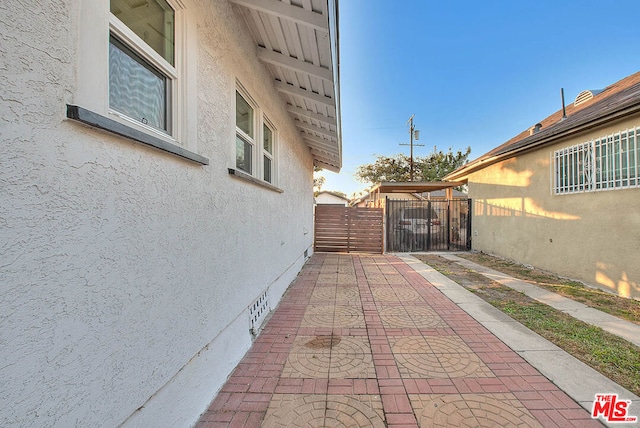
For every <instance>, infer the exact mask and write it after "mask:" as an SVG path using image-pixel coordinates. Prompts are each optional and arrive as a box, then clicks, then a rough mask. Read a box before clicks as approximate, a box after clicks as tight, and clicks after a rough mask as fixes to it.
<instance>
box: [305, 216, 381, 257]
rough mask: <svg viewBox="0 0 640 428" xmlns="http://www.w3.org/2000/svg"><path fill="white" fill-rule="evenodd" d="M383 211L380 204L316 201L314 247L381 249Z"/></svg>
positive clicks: (322, 250)
mask: <svg viewBox="0 0 640 428" xmlns="http://www.w3.org/2000/svg"><path fill="white" fill-rule="evenodd" d="M383 215H384V214H383V209H382V208H356V207H352V208H349V207H343V206H339V205H317V206H316V215H315V240H314V249H315V251H319V252H345V253H353V252H362V253H378V254H380V253H382V252H383V251H384V241H383Z"/></svg>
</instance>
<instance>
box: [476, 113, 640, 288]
mask: <svg viewBox="0 0 640 428" xmlns="http://www.w3.org/2000/svg"><path fill="white" fill-rule="evenodd" d="M638 125H640V119H639V118H637V117H636V118H633V119H628V120H625V121H620V122H617V123H612V124H610V125H607V126H606V127H601V128H599V129H596V130H593V131H590V132H585V133H582V134H580V135H579V136H576V137H573V138H571V139H566V140H564V141H561V142H559V143H557V144H555V145H553V146H549V147H545V148H543V149H540V150H538V151H535V152H532V153H528V154H524V155H520V156H517V157H516V158H512V159H509V160H505V161H503V162H500V163H497V164H495V165H492V166H489V167H487V168H485V169H483V170H481V171H478V172H476V173H473V174H471V175H470V176H469V195H470V197H471V198H473V233H472V235H473V236H472V245H473V249H475V250H480V251H485V252H488V253H492V254H497V255H500V256H503V257H507V258H509V259H512V260H515V261H517V262H521V263H525V264H529V265H532V266H535V267H538V268H542V269H547V270H549V271H552V272H555V273H558V274H560V275H563V276H567V277H570V278H575V279H579V280H581V281H583V282H585V283H586V284H589V285H591V286H596V287H599V288H602V289H604V290H607V291H610V292H614V293H617V294H619V295H621V296H625V297H632V298H636V299H639V298H640V264H639V263H638V254H640V188H634V189H619V190H607V191H598V192H587V193H580V194H568V195H553V194H552V190H551V169H550V162H551V156H552V154H553V152H554V151H555V150H558V149H561V148H565V147H569V146H572V145H574V144H578V143H583V142H587V141H589V140H591V139H594V138H598V137H602V136H605V135H609V134H612V133H615V132H619V131H621V130H625V129H627V128H630V127H632V126H638Z"/></svg>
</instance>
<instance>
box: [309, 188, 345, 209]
mask: <svg viewBox="0 0 640 428" xmlns="http://www.w3.org/2000/svg"><path fill="white" fill-rule="evenodd" d="M315 202H316V205H342V206H345V207H347V206H349V199H347V198H345V197H344V196H342V195H340V194H337V193H333V192H330V191H328V190H323V191H322V192H318V194H317V195H316V197H315Z"/></svg>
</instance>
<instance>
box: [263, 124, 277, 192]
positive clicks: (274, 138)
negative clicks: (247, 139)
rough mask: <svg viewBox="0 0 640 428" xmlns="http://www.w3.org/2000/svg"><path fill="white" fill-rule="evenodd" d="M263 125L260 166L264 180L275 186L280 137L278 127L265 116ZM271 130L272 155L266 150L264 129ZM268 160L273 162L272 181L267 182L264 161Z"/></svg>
mask: <svg viewBox="0 0 640 428" xmlns="http://www.w3.org/2000/svg"><path fill="white" fill-rule="evenodd" d="M262 120H263V123H262V127H261V128H260V129H261V131H262V133H263V135H262V138H261V141H262V144H261V145H260V154H261V156H260V166H261V167H262V168H263V170H262V175H261V177H262V179H263V180H264V181H266V182H267V183H269V184H275V177H276V176H277V174H276V148H277V144H276V142H277V141H278V136H277V131H276V127H275V126H273V124H272V123H271V121H270V120H269V119H268V118H267V117H266V116H263V119H262ZM265 126H266V127H267V128H269V130H270V131H271V153H269V152H268V151H267V150H265V148H264V137H265V136H264V127H265ZM265 158H267V159H269V160H270V161H271V177H270V178H271V179H270V180H266V179H265V178H264V174H265V171H264V159H265Z"/></svg>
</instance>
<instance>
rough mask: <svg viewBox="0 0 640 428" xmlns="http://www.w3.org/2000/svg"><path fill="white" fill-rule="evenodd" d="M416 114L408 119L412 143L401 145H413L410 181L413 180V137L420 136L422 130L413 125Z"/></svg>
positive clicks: (420, 145) (419, 145) (421, 145)
mask: <svg viewBox="0 0 640 428" xmlns="http://www.w3.org/2000/svg"><path fill="white" fill-rule="evenodd" d="M414 116H415V114H412V115H411V117H410V118H409V120H407V125H409V139H410V141H411V143H410V144H403V143H400V145H401V146H411V156H410V163H409V165H410V166H409V181H413V146H414V144H413V139H414V137H415V139H416V141H417V140H418V139H419V138H420V131H419V130H417V129H415V127H414V126H413V117H414ZM415 146H418V147H423V146H424V144H415Z"/></svg>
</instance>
